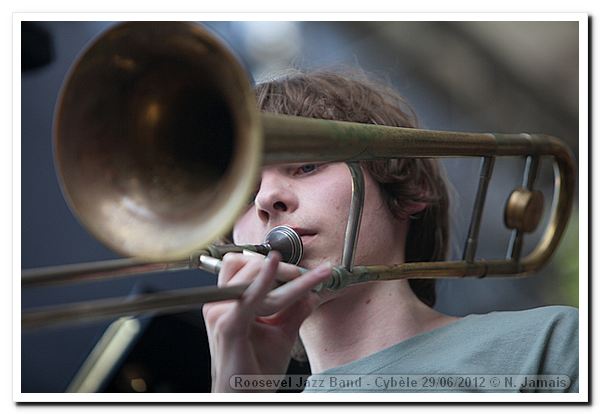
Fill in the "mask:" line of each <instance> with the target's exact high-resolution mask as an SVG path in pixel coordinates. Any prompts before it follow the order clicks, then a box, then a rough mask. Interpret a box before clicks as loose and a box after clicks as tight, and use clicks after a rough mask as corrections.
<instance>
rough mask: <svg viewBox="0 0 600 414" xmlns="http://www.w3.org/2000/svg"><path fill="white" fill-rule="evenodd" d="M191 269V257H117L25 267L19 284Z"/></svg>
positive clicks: (73, 280) (31, 284)
mask: <svg viewBox="0 0 600 414" xmlns="http://www.w3.org/2000/svg"><path fill="white" fill-rule="evenodd" d="M190 268H191V262H190V259H189V258H188V259H181V260H173V261H161V262H148V261H140V260H137V259H116V260H106V261H100V262H93V263H76V264H70V265H62V266H51V267H43V268H39V269H30V270H24V271H23V272H22V276H21V287H23V288H30V287H37V286H48V285H54V284H61V283H72V282H92V281H97V280H107V279H111V278H116V277H121V276H130V275H135V274H140V273H157V272H166V271H176V270H185V269H190Z"/></svg>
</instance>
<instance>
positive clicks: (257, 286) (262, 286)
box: [241, 251, 281, 307]
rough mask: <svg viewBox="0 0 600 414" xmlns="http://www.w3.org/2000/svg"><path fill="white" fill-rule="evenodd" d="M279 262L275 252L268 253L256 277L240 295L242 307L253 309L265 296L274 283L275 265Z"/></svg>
mask: <svg viewBox="0 0 600 414" xmlns="http://www.w3.org/2000/svg"><path fill="white" fill-rule="evenodd" d="M280 260H281V255H280V254H279V253H277V252H275V251H271V252H269V255H268V256H267V258H266V259H265V260H264V261H263V263H262V267H261V269H260V272H259V273H258V276H257V277H256V279H255V280H254V281H253V282H252V283H251V284H250V286H249V287H248V289H246V291H245V292H244V294H243V295H242V298H241V301H242V303H243V305H244V306H246V307H253V306H254V305H256V304H257V303H258V302H259V301H261V300H262V299H263V298H264V297H265V296H266V294H267V293H268V292H269V290H270V289H271V286H272V285H273V282H274V281H275V276H276V275H277V265H278V264H279V261H280Z"/></svg>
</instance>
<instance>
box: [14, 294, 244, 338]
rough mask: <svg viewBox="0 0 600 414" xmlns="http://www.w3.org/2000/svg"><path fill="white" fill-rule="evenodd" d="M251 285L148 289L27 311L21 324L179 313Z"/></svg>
mask: <svg viewBox="0 0 600 414" xmlns="http://www.w3.org/2000/svg"><path fill="white" fill-rule="evenodd" d="M247 287H248V285H232V286H226V287H221V288H218V287H216V286H210V287H200V288H189V289H179V290H172V291H167V292H159V293H147V294H143V295H140V296H139V297H137V298H136V297H134V298H116V299H115V298H111V299H100V300H94V301H89V302H81V303H73V304H69V305H60V306H52V307H47V308H37V309H35V310H33V311H23V312H22V314H21V326H22V327H23V328H24V329H31V328H37V327H43V326H50V325H57V324H62V323H67V322H69V323H72V322H91V321H97V320H102V319H107V318H117V317H120V316H127V315H140V314H144V313H156V314H162V313H176V312H183V311H187V310H190V309H195V308H198V307H200V305H202V304H203V303H206V302H215V301H220V300H229V299H238V298H239V297H240V296H241V295H242V293H243V292H244V291H245V290H246V288H247Z"/></svg>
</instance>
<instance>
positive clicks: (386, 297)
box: [300, 280, 457, 373]
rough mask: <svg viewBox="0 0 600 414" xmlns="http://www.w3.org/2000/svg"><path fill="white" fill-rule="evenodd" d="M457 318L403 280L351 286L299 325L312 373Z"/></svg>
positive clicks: (362, 355) (352, 359) (355, 358)
mask: <svg viewBox="0 0 600 414" xmlns="http://www.w3.org/2000/svg"><path fill="white" fill-rule="evenodd" d="M455 319H457V318H453V317H450V316H446V315H443V314H441V313H439V312H437V311H435V310H433V309H431V308H430V307H428V306H427V305H425V304H424V303H422V302H421V301H420V300H419V299H418V298H417V297H416V296H415V295H414V293H413V292H412V290H411V289H410V286H409V285H408V282H407V281H406V280H394V281H387V282H376V283H368V284H360V285H355V286H351V287H349V288H347V289H345V290H344V291H343V292H340V294H339V295H336V296H335V297H334V298H332V299H330V300H326V301H324V303H323V304H322V305H321V306H320V307H319V308H318V309H317V310H316V311H315V312H313V314H311V316H310V317H309V318H308V319H307V320H306V321H305V322H304V324H303V325H302V328H301V330H300V336H301V338H302V342H303V344H304V347H305V349H306V352H307V355H308V359H309V361H310V366H311V370H312V372H313V373H319V372H322V371H325V370H327V369H330V368H334V367H336V366H339V365H342V364H346V363H348V362H351V361H354V360H357V359H360V358H362V357H365V356H367V355H370V354H372V353H375V352H377V351H380V350H382V349H384V348H387V347H389V346H392V345H394V344H396V343H398V342H400V341H403V340H406V339H408V338H410V337H412V336H415V335H418V334H420V333H423V332H427V331H429V330H431V329H435V328H437V327H440V326H443V325H445V324H447V323H450V322H452V321H453V320H455Z"/></svg>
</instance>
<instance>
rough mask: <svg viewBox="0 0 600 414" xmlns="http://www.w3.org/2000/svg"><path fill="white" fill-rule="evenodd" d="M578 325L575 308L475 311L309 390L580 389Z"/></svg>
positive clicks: (340, 370) (336, 371) (331, 373)
mask: <svg viewBox="0 0 600 414" xmlns="http://www.w3.org/2000/svg"><path fill="white" fill-rule="evenodd" d="M578 323H579V312H578V310H577V309H576V308H572V307H568V306H546V307H541V308H536V309H530V310H524V311H510V312H508V311H506V312H491V313H488V314H483V315H477V314H472V315H468V316H466V317H464V318H461V319H459V320H458V321H455V322H453V323H451V324H448V325H445V326H443V327H440V328H437V329H434V330H432V331H429V332H425V333H423V334H420V335H416V336H414V337H412V338H409V339H407V340H405V341H402V342H400V343H397V344H396V345H393V346H391V347H389V348H386V349H383V350H381V351H379V352H376V353H374V354H371V355H368V356H366V357H364V358H361V359H359V360H356V361H353V362H350V363H348V364H344V365H341V366H338V367H335V368H333V369H329V370H327V371H325V372H322V373H320V374H318V375H313V376H311V377H309V379H308V381H307V384H306V388H305V390H304V391H305V392H344V391H347V392H363V391H364V392H460V391H462V392H578V390H579V329H578ZM539 375H544V376H545V377H543V378H539V377H538V378H534V377H533V376H539ZM565 375H566V376H568V378H567V379H565V377H564V376H565ZM361 377H362V379H361ZM377 378H379V380H377ZM511 378H512V379H511ZM394 380H395V381H396V382H395V383H394ZM569 380H570V381H569ZM385 381H387V383H388V384H391V385H394V384H396V385H397V386H396V387H389V388H387V387H385V386H384V385H385ZM399 381H404V382H403V383H402V384H401V383H399ZM414 381H417V382H416V383H415V382H414ZM565 381H566V382H565ZM569 382H570V383H569ZM495 384H496V385H495ZM498 384H499V385H498ZM521 384H525V386H521ZM411 385H416V388H415V387H414V386H411ZM538 385H539V388H538ZM407 386H408V387H407ZM451 386H452V387H451ZM417 388H418V389H417Z"/></svg>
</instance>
